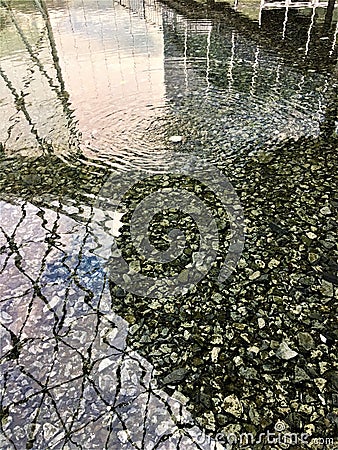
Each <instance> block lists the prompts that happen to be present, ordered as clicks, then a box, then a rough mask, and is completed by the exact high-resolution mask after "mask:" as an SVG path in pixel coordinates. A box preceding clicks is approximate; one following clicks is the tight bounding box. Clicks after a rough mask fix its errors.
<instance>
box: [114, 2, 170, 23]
mask: <svg viewBox="0 0 338 450" xmlns="http://www.w3.org/2000/svg"><path fill="white" fill-rule="evenodd" d="M118 3H119V4H120V5H122V6H125V7H126V8H129V9H130V10H131V11H132V12H134V13H135V14H138V15H139V16H140V17H142V18H143V19H145V20H146V21H147V22H148V23H151V24H153V25H156V26H158V27H161V26H162V6H161V4H160V3H158V2H157V1H156V0H119V1H118Z"/></svg>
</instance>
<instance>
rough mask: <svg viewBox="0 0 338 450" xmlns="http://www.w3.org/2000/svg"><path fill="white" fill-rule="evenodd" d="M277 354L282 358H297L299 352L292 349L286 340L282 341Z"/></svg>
mask: <svg viewBox="0 0 338 450" xmlns="http://www.w3.org/2000/svg"><path fill="white" fill-rule="evenodd" d="M276 355H277V356H278V358H280V359H292V358H295V357H296V356H297V355H298V353H297V352H295V351H294V350H292V349H291V348H290V347H289V346H288V344H287V343H286V342H282V343H281V345H280V346H279V348H278V350H277V352H276Z"/></svg>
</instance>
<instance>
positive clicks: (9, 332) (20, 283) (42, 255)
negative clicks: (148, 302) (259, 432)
mask: <svg viewBox="0 0 338 450" xmlns="http://www.w3.org/2000/svg"><path fill="white" fill-rule="evenodd" d="M0 210H1V226H0V234H1V238H0V239H1V240H0V246H1V272H0V273H1V275H0V286H1V288H0V290H1V359H2V375H3V376H2V378H1V418H2V432H3V434H2V437H1V438H0V447H1V449H2V450H7V449H8V450H9V449H20V450H21V449H24V448H34V449H48V450H52V449H61V448H62V449H65V450H66V449H80V448H82V449H89V450H94V449H100V450H102V449H104V448H107V449H129V448H130V449H131V448H139V449H153V448H158V449H162V448H163V449H182V450H184V449H187V448H189V449H216V448H217V449H221V448H223V447H222V446H221V445H220V444H219V443H218V444H217V446H216V443H215V441H213V440H212V439H211V438H210V437H208V436H206V435H205V433H204V432H203V431H202V430H201V429H200V428H198V427H197V426H196V425H194V421H193V419H192V417H191V415H190V413H188V412H187V410H186V408H185V406H184V405H183V404H182V401H183V403H185V401H186V399H185V397H184V396H183V395H182V394H180V393H178V392H176V393H175V394H174V395H173V396H172V397H170V396H168V395H167V394H166V393H165V392H164V391H163V390H161V389H159V387H158V385H157V383H156V381H155V379H154V368H153V366H152V365H151V364H150V363H149V362H147V361H146V359H145V358H143V357H141V356H140V355H139V354H138V353H137V352H135V351H133V350H132V349H131V348H130V347H128V346H127V343H126V339H127V335H128V323H127V322H126V321H125V320H123V319H122V318H121V317H119V316H118V315H116V314H115V313H114V312H113V310H112V299H111V297H110V294H109V291H108V289H107V280H106V277H105V273H104V270H103V267H102V261H100V260H99V259H98V258H97V257H95V256H94V255H93V253H92V251H93V249H94V248H95V247H96V244H95V241H94V239H93V237H92V236H91V235H90V234H89V233H88V228H87V227H86V226H85V224H83V223H82V224H81V223H79V222H77V221H75V220H74V219H72V218H70V217H68V216H66V215H65V214H63V213H59V212H55V211H53V210H48V209H43V208H38V207H35V206H33V205H32V204H30V203H28V202H20V201H15V202H14V203H9V202H4V201H1V203H0ZM70 212H71V213H73V214H76V212H77V208H73V210H72V211H70Z"/></svg>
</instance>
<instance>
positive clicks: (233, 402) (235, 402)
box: [223, 395, 242, 417]
mask: <svg viewBox="0 0 338 450" xmlns="http://www.w3.org/2000/svg"><path fill="white" fill-rule="evenodd" d="M223 409H224V411H226V412H227V413H229V414H232V415H233V416H235V417H241V415H242V404H241V402H240V400H239V398H238V397H237V396H236V395H228V396H227V397H225V399H224V402H223Z"/></svg>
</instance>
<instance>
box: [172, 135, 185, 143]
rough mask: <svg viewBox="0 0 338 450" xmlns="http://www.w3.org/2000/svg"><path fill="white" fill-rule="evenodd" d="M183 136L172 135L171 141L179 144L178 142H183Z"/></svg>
mask: <svg viewBox="0 0 338 450" xmlns="http://www.w3.org/2000/svg"><path fill="white" fill-rule="evenodd" d="M182 140H183V136H170V138H169V141H170V142H173V143H174V144H177V143H178V142H182Z"/></svg>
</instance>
